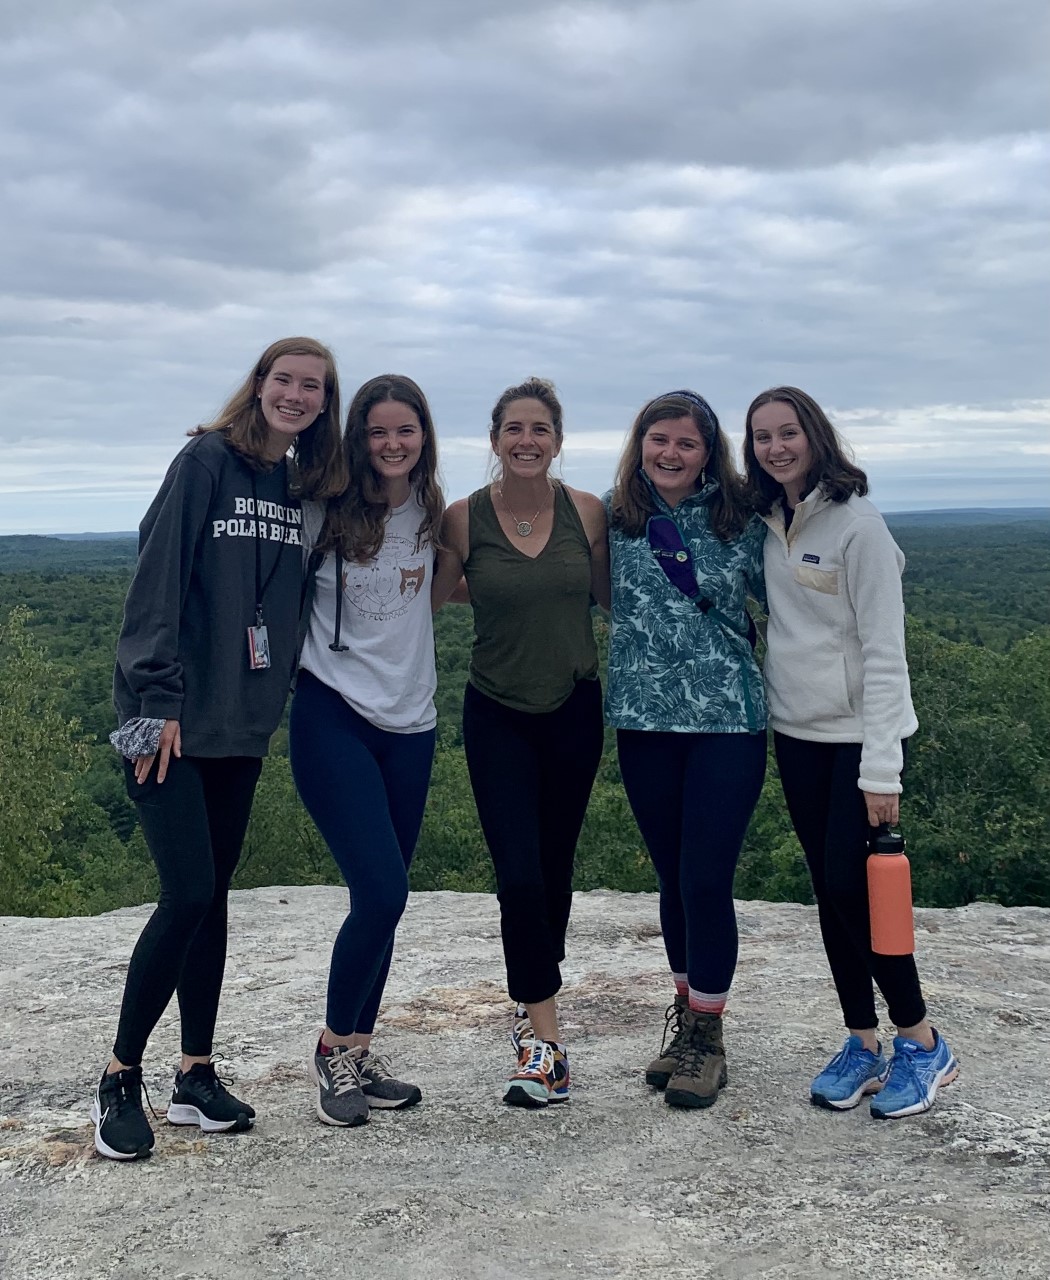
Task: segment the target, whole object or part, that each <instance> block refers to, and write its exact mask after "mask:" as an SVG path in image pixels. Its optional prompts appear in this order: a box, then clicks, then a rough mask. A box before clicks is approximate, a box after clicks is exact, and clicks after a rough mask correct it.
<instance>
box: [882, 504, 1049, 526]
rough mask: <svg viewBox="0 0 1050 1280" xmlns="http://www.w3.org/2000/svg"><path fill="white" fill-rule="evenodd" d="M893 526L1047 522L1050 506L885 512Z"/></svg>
mask: <svg viewBox="0 0 1050 1280" xmlns="http://www.w3.org/2000/svg"><path fill="white" fill-rule="evenodd" d="M883 515H884V516H885V517H886V523H887V524H888V525H890V526H891V527H892V526H893V525H898V526H899V525H927V526H928V525H939V524H955V525H959V524H963V525H973V524H1019V523H1028V522H1031V521H1036V522H1041V523H1046V522H1048V521H1050V507H961V508H959V510H957V511H884V512H883Z"/></svg>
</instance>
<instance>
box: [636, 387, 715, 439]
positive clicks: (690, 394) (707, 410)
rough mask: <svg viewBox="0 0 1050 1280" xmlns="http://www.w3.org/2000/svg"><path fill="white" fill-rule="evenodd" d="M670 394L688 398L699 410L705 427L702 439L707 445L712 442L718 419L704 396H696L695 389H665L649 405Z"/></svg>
mask: <svg viewBox="0 0 1050 1280" xmlns="http://www.w3.org/2000/svg"><path fill="white" fill-rule="evenodd" d="M672 396H677V397H678V398H679V399H680V400H688V402H689V403H690V404H691V405H693V407H694V408H696V409H699V410H700V416H701V418H702V419H703V423H704V426H705V428H706V430H705V431H704V432H703V436H704V439H705V441H706V442H707V444H708V446H709V447H710V446H711V445H712V444H714V442H715V435H716V433H717V431H718V419H717V418H716V417H715V414H714V410H713V409H712V408H711V406H710V405H709V404H708V403H707V401H706V400H705V399H704V397H703V396H698V395H697V394H696V392H695V391H665V392H664V393H663V395H661V396H657V397H656V399H655V400H653V401H651V402H650V407H651V406H652V405H654V404H659V402H660V401H661V400H669V399H670V398H671V397H672Z"/></svg>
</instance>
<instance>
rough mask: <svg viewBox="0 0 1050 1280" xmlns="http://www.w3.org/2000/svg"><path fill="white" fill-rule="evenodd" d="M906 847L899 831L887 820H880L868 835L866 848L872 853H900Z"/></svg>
mask: <svg viewBox="0 0 1050 1280" xmlns="http://www.w3.org/2000/svg"><path fill="white" fill-rule="evenodd" d="M906 847H907V845H906V843H905V840H904V836H903V834H902V833H901V831H900V830H899V829H896V828H894V827H891V826H890V824H889V823H888V822H880V823H879V825H878V826H877V827H875V828H873V829H872V830H871V832H870V833H869V835H868V848H869V849H870V850H871V852H872V853H883V854H900V853H903V852H904V850H905V848H906Z"/></svg>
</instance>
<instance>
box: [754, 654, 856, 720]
mask: <svg viewBox="0 0 1050 1280" xmlns="http://www.w3.org/2000/svg"><path fill="white" fill-rule="evenodd" d="M766 685H767V689H768V693H769V709H770V712H771V713H772V715H773V716H774V718H776V719H777V720H780V721H782V722H784V723H785V724H790V725H794V726H797V727H798V728H803V727H805V726H807V725H810V726H812V725H814V724H823V725H824V726H825V727H826V724H827V722H828V721H829V720H838V719H841V718H846V719H850V718H852V717H853V715H854V710H853V706H852V704H851V702H850V696H849V683H848V681H847V679H846V659H845V658H844V657H843V655H842V654H841V653H820V654H816V653H812V652H810V653H807V654H805V655H803V654H797V655H795V660H794V661H787V662H778V661H777V655H775V654H774V653H773V651H772V650H770V652H769V653H768V655H767V657H766Z"/></svg>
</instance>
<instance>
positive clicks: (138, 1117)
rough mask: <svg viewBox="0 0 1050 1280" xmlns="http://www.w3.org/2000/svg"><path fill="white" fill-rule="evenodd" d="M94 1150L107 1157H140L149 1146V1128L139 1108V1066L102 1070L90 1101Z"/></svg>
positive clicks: (140, 1095) (151, 1140) (150, 1132)
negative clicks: (100, 1077) (109, 1070)
mask: <svg viewBox="0 0 1050 1280" xmlns="http://www.w3.org/2000/svg"><path fill="white" fill-rule="evenodd" d="M91 1119H92V1120H93V1121H94V1124H95V1150H96V1151H97V1152H98V1153H99V1155H100V1156H105V1157H106V1159H107V1160H142V1159H143V1158H144V1157H146V1156H148V1155H149V1153H150V1152H151V1151H152V1150H153V1143H154V1141H155V1139H154V1137H153V1130H152V1129H151V1128H150V1123H149V1121H148V1120H147V1119H146V1113H145V1112H144V1111H143V1110H142V1068H141V1067H127V1068H126V1069H125V1070H124V1071H114V1072H113V1073H112V1074H110V1073H106V1072H104V1073H103V1075H102V1079H101V1080H100V1081H99V1082H98V1085H97V1087H96V1089H95V1097H94V1099H93V1100H92V1103H91Z"/></svg>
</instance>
